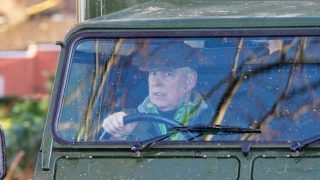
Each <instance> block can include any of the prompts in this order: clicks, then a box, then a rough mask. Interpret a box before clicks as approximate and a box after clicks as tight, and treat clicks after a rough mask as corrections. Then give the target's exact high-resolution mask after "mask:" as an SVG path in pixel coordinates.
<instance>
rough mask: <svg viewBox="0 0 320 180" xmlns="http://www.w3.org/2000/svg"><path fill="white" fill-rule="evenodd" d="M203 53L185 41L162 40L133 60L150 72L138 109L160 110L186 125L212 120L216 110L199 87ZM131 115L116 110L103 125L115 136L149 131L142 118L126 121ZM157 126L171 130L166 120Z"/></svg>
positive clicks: (162, 115)
mask: <svg viewBox="0 0 320 180" xmlns="http://www.w3.org/2000/svg"><path fill="white" fill-rule="evenodd" d="M145 51H146V50H145ZM199 56H200V54H199V51H198V50H196V49H193V48H192V47H190V46H189V45H187V44H185V43H184V42H183V41H174V42H167V43H161V44H160V45H157V46H155V47H153V48H151V50H150V48H149V49H148V53H145V52H143V53H140V54H139V55H137V57H136V58H135V59H137V60H135V59H133V61H136V62H137V63H136V65H138V66H139V67H140V69H141V70H143V71H148V72H149V75H148V87H149V94H148V96H147V97H146V98H145V100H144V101H143V102H142V103H141V104H140V105H139V106H138V107H137V108H136V112H138V113H153V114H157V115H159V116H161V117H165V118H168V119H171V120H174V121H177V122H179V123H180V124H182V125H195V124H209V123H210V118H211V117H212V112H211V111H212V110H211V108H209V107H208V105H207V103H206V102H205V101H204V100H203V98H202V96H201V95H200V93H198V92H197V90H196V84H197V66H198V64H199V62H198V61H199V58H200V57H199ZM127 115H128V113H126V112H125V111H121V112H116V113H113V114H111V115H109V116H107V117H106V118H105V119H104V120H103V123H102V127H103V129H104V131H105V132H107V133H108V134H110V135H111V139H115V140H117V139H128V137H129V135H130V134H131V135H132V134H135V133H134V132H141V131H146V128H147V127H145V126H142V127H139V124H140V122H134V123H129V124H126V125H124V123H123V118H124V117H125V116H127ZM154 126H156V127H157V129H158V131H159V133H160V134H164V133H166V132H167V130H168V129H167V127H166V126H165V125H164V124H157V125H154ZM129 139H134V138H132V137H131V138H129Z"/></svg>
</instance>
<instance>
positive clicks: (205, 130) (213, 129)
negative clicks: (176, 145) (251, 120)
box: [171, 125, 261, 134]
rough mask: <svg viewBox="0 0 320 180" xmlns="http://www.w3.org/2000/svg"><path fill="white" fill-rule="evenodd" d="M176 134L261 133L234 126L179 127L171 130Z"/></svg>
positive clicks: (257, 130)
mask: <svg viewBox="0 0 320 180" xmlns="http://www.w3.org/2000/svg"><path fill="white" fill-rule="evenodd" d="M171 129H173V130H176V131H178V132H181V131H189V132H200V133H201V134H243V133H261V130H260V129H250V128H242V127H234V126H220V125H213V126H202V125H195V126H181V127H174V128H171Z"/></svg>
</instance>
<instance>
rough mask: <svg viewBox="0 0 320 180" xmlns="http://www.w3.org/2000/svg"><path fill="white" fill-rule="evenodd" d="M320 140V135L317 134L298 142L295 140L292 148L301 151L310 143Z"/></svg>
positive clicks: (294, 150)
mask: <svg viewBox="0 0 320 180" xmlns="http://www.w3.org/2000/svg"><path fill="white" fill-rule="evenodd" d="M319 140H320V135H316V136H313V137H311V138H308V139H304V140H301V141H298V142H295V143H294V144H293V145H292V146H291V147H290V149H291V150H292V151H293V152H297V151H300V150H301V149H303V148H304V147H306V146H308V145H309V144H312V143H314V142H317V141H319Z"/></svg>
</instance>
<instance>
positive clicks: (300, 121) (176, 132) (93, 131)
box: [35, 0, 320, 180]
mask: <svg viewBox="0 0 320 180" xmlns="http://www.w3.org/2000/svg"><path fill="white" fill-rule="evenodd" d="M77 6H78V19H79V23H78V24H77V25H76V26H75V27H74V28H73V29H71V30H70V32H69V33H68V34H67V35H66V38H65V39H64V40H63V41H61V42H58V44H59V45H60V46H61V54H60V59H59V65H58V68H57V73H56V78H55V83H54V89H53V94H52V98H51V104H50V108H49V112H48V116H47V119H46V125H45V129H44V133H43V139H42V145H41V149H40V152H39V156H38V160H37V165H36V168H35V179H41V180H43V179H77V180H78V179H242V180H246V179H257V180H260V179H320V167H319V166H318V165H317V164H318V163H319V162H318V160H319V159H320V144H319V143H317V141H318V140H319V139H320V1H318V0H306V1H296V0H172V1H169V0H167V1H165V0H151V1H147V0H134V1H132V0H95V1H94V0H79V1H78V5H77Z"/></svg>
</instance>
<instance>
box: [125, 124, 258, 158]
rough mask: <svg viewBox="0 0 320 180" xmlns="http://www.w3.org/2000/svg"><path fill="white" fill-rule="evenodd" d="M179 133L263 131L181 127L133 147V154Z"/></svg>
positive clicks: (216, 127) (220, 127) (254, 131)
mask: <svg viewBox="0 0 320 180" xmlns="http://www.w3.org/2000/svg"><path fill="white" fill-rule="evenodd" d="M179 132H189V133H193V132H197V133H199V134H198V135H197V136H200V135H204V134H218V135H221V134H244V133H261V131H260V130H259V129H250V128H241V127H233V126H220V125H213V126H203V125H194V126H179V127H173V128H171V129H170V130H169V132H168V133H167V134H163V135H160V136H156V137H153V138H150V139H147V140H144V141H141V142H139V143H138V144H134V145H133V146H132V147H131V151H132V152H139V151H141V150H143V149H145V148H147V147H149V146H152V145H153V144H154V143H156V142H159V141H162V140H164V139H166V138H168V137H170V136H172V135H175V134H177V133H179ZM197 136H193V137H192V138H191V139H194V138H195V137H197ZM189 140H190V139H189Z"/></svg>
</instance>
